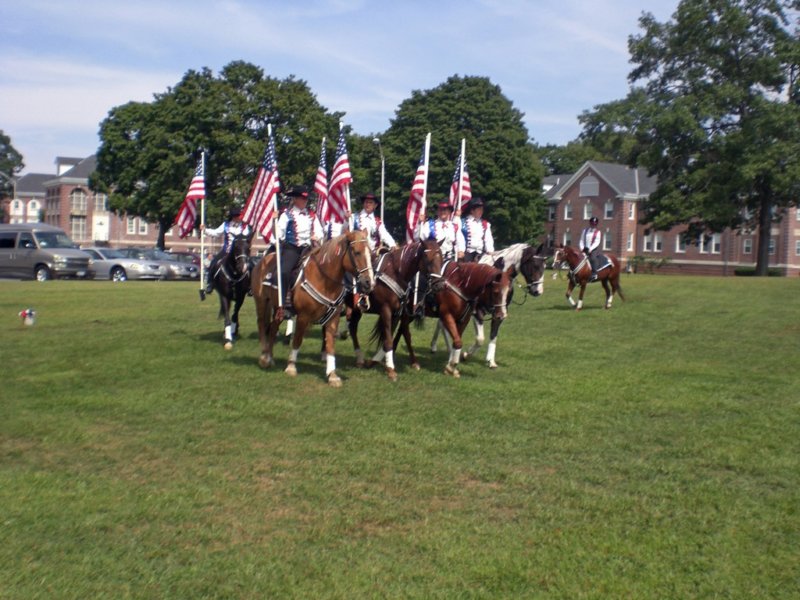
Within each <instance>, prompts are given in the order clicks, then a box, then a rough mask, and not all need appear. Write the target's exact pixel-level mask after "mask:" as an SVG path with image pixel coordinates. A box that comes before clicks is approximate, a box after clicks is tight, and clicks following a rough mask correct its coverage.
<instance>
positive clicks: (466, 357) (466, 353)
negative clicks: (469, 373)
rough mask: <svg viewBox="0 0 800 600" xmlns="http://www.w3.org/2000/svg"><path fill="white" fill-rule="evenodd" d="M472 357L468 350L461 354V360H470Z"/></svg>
mask: <svg viewBox="0 0 800 600" xmlns="http://www.w3.org/2000/svg"><path fill="white" fill-rule="evenodd" d="M470 356H472V355H471V354H470V353H469V352H467V351H466V350H462V352H461V360H469V357H470Z"/></svg>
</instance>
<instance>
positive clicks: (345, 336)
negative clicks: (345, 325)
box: [339, 331, 348, 340]
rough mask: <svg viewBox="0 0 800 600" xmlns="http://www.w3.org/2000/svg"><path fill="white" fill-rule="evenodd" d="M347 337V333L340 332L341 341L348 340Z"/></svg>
mask: <svg viewBox="0 0 800 600" xmlns="http://www.w3.org/2000/svg"><path fill="white" fill-rule="evenodd" d="M347 335H348V333H347V331H340V332H339V339H340V340H346V339H347Z"/></svg>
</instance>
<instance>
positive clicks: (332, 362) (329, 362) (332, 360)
mask: <svg viewBox="0 0 800 600" xmlns="http://www.w3.org/2000/svg"><path fill="white" fill-rule="evenodd" d="M325 376H326V377H327V378H328V384H329V385H331V386H333V387H342V380H341V379H340V378H339V376H338V375H337V374H336V355H335V354H328V355H327V357H326V365H325Z"/></svg>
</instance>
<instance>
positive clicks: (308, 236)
mask: <svg viewBox="0 0 800 600" xmlns="http://www.w3.org/2000/svg"><path fill="white" fill-rule="evenodd" d="M322 235H323V232H322V225H320V223H319V220H318V219H317V217H316V215H314V213H311V212H309V211H308V210H300V209H298V208H297V207H295V206H290V207H289V208H287V209H286V210H285V211H283V212H282V213H281V216H280V217H278V240H279V241H281V242H286V243H287V244H293V245H295V246H301V247H302V246H310V245H311V242H312V241H322Z"/></svg>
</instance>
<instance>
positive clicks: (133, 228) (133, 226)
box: [128, 217, 136, 235]
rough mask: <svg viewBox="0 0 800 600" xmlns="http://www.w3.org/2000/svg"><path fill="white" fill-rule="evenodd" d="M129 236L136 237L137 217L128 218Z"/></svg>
mask: <svg viewBox="0 0 800 600" xmlns="http://www.w3.org/2000/svg"><path fill="white" fill-rule="evenodd" d="M128 235H136V217H128Z"/></svg>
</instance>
